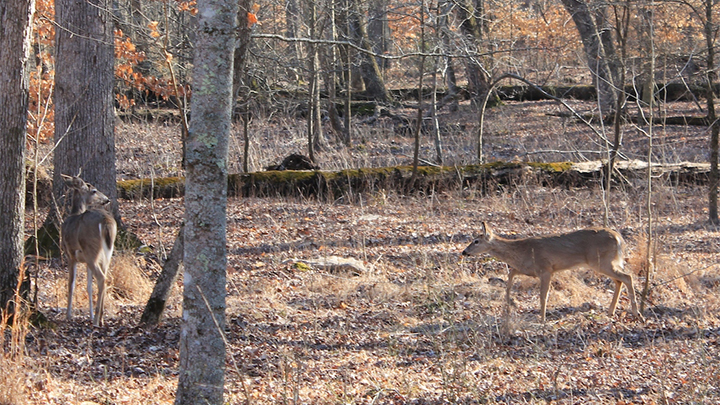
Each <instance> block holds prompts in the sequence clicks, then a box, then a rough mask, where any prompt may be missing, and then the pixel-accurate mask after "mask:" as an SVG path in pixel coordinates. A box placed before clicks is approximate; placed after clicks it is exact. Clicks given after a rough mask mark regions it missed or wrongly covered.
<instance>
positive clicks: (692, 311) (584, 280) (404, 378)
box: [4, 103, 720, 404]
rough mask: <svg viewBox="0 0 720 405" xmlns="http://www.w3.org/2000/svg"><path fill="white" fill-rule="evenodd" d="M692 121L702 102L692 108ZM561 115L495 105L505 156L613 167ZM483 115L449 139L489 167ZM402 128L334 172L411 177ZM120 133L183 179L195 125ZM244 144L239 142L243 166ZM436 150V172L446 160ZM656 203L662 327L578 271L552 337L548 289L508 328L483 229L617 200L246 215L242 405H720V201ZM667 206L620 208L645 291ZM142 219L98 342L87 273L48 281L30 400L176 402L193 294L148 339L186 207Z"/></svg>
mask: <svg viewBox="0 0 720 405" xmlns="http://www.w3.org/2000/svg"><path fill="white" fill-rule="evenodd" d="M683 109H686V110H691V109H692V106H677V108H675V110H674V111H682V110H683ZM558 112H559V110H558V107H557V106H555V105H554V104H550V103H515V104H508V105H506V106H504V107H502V108H500V109H497V110H493V111H492V112H491V119H490V121H489V123H488V131H489V132H488V137H487V139H486V142H487V148H488V149H487V150H486V154H487V156H488V158H489V159H520V160H544V161H556V160H582V159H583V158H586V159H589V158H591V157H592V158H597V157H598V156H601V153H602V152H601V151H602V148H603V143H602V141H601V140H598V138H594V137H593V135H592V134H589V131H587V130H586V129H583V126H582V125H580V124H577V123H576V122H575V121H573V120H571V119H568V118H564V117H562V116H560V115H561V114H557V113H558ZM463 117H464V118H463V119H465V120H466V122H465V124H464V125H466V126H465V127H463V126H462V125H458V126H456V127H454V128H456V129H455V130H454V132H451V133H448V134H447V135H445V138H444V140H445V141H446V142H445V145H446V147H447V157H446V158H447V161H448V162H450V163H458V164H459V163H462V162H470V161H472V159H474V156H475V151H474V149H473V147H474V146H473V145H474V143H473V142H474V135H473V134H474V133H475V132H474V129H472V128H471V127H469V125H471V124H470V121H471V120H472V117H471V116H470V115H469V114H467V115H465V116H463ZM450 119H451V117H447V116H446V117H445V122H448V121H449V120H450ZM290 124H291V122H290V121H283V122H280V121H276V122H271V121H267V122H264V123H262V125H263V127H265V128H267V132H265V133H264V134H265V135H263V131H262V130H261V129H260V128H258V129H257V130H256V132H254V134H255V136H257V138H256V139H264V141H262V142H258V144H257V145H256V146H255V152H254V154H253V155H252V156H251V159H252V162H253V167H255V168H256V169H258V168H260V167H262V166H264V165H266V164H271V163H277V161H279V160H280V159H281V158H282V156H285V155H287V154H288V152H289V151H297V150H302V149H299V148H300V146H301V145H302V137H299V138H300V139H298V137H296V136H294V135H292V134H290V133H287V132H286V133H283V132H282V131H280V132H271V131H270V129H271V127H272V128H274V129H278V128H281V127H282V128H285V129H288V128H292V125H290ZM258 125H260V123H258ZM383 125H385V126H384V127H383V126H382V125H380V126H375V127H372V128H359V129H358V131H359V134H360V135H359V136H361V137H364V141H360V142H358V143H357V144H356V145H355V146H354V147H353V148H351V149H350V150H344V149H342V148H340V147H339V146H333V144H332V143H329V146H326V147H325V148H326V149H324V151H323V152H322V153H320V154H319V155H320V160H321V165H324V167H327V168H334V167H337V166H350V167H353V166H354V165H360V164H374V165H381V164H391V163H393V162H395V164H397V163H401V162H403V161H406V160H407V159H408V156H409V154H408V153H407V151H408V150H409V149H408V148H409V147H410V146H409V138H405V137H402V136H398V135H396V134H394V132H393V128H392V124H391V123H389V122H386V123H385V124H383ZM118 128H119V129H118V135H117V136H118V156H119V160H118V178H119V179H122V178H133V177H143V176H148V175H155V176H165V175H172V174H174V173H177V172H178V169H177V159H176V158H177V150H176V149H174V147H173V146H172V145H174V143H173V142H168V139H172V136H173V135H172V133H173V128H171V127H160V126H157V125H150V124H147V125H145V124H126V123H121V124H119V127H118ZM383 128H384V129H383ZM175 130H176V128H175ZM656 130H657V129H656ZM383 131H385V132H383ZM165 136H167V137H168V138H166V137H165ZM234 136H236V137H237V136H238V135H237V134H235V135H234ZM262 136H264V137H265V138H261V137H262ZM656 136H658V139H657V143H656V145H657V147H658V148H659V149H658V151H657V153H656V156H657V157H658V159H665V160H666V161H680V160H690V161H704V160H703V159H706V158H705V157H704V156H705V155H706V153H707V149H706V147H705V146H704V145H705V144H706V140H707V136H706V132H705V129H704V128H688V127H682V128H681V127H678V128H670V127H667V128H663V129H662V130H658V133H656ZM645 139H647V135H646V131H645V130H644V129H643V128H635V127H628V129H627V133H626V138H625V142H624V147H625V148H624V151H625V153H626V156H627V157H628V158H642V157H643V156H644V155H643V153H645V156H646V155H647V147H646V146H644V145H646V144H645V143H643V141H644V140H645ZM428 142H429V141H428ZM162 145H164V147H165V149H163V148H162ZM263 148H268V149H267V150H265V149H263ZM240 150H241V148H239V147H231V154H230V159H231V162H235V163H232V165H234V166H232V167H233V168H235V169H237V168H238V167H239V163H237V162H239V156H238V152H239V151H240ZM270 150H272V153H271V152H270ZM423 150H424V151H425V152H424V153H425V155H424V156H427V157H428V159H430V158H431V157H432V152H431V151H432V150H434V149H433V148H432V145H429V144H426V145H424V149H423ZM653 187H654V190H653V195H652V198H651V205H652V209H653V217H652V218H653V237H654V244H653V245H652V248H651V252H652V258H653V261H654V264H655V267H654V271H653V273H652V276H651V280H650V283H649V286H650V289H649V295H648V297H647V299H646V300H645V304H644V305H645V312H644V315H645V320H644V321H643V320H640V319H637V318H636V317H634V316H632V315H631V314H630V313H629V302H628V299H627V295H626V293H623V294H622V296H621V300H620V304H619V306H618V311H617V313H616V314H615V316H614V317H609V316H608V315H607V313H606V311H607V307H608V305H609V302H610V299H611V297H612V289H613V286H614V284H613V283H612V282H611V281H610V280H609V279H607V278H605V277H603V276H599V275H596V274H594V273H592V272H590V271H586V270H578V271H572V272H562V273H558V274H556V275H555V277H554V279H553V283H552V291H551V293H550V297H549V304H548V321H547V322H546V323H544V324H543V323H540V315H539V304H538V294H539V293H538V287H537V279H533V278H529V277H523V276H519V277H518V278H517V279H516V281H515V286H514V288H513V290H512V297H513V299H514V304H515V305H514V306H513V307H511V308H510V311H509V315H506V314H505V310H504V293H505V280H506V279H507V267H506V265H505V264H503V263H501V262H498V261H496V260H493V259H492V258H489V257H487V256H481V257H477V258H464V257H463V256H461V255H460V252H461V251H462V249H464V247H465V246H467V244H468V243H469V242H470V241H471V240H472V238H473V235H474V234H475V233H476V232H477V231H478V229H479V227H480V225H481V223H482V222H483V221H487V223H488V224H489V225H490V226H492V227H493V229H495V231H496V232H497V233H499V234H502V235H505V236H507V237H510V238H515V237H522V236H532V235H542V234H548V233H554V232H564V231H569V230H573V229H578V228H582V227H587V226H596V225H601V224H602V218H603V216H604V209H605V206H606V205H605V204H604V203H603V193H602V191H601V190H600V189H598V188H594V187H589V188H580V189H549V188H544V187H542V186H540V185H537V184H530V183H528V184H517V185H516V187H513V188H507V189H503V190H497V192H495V193H491V194H485V195H483V194H481V193H480V192H479V191H478V190H473V189H465V190H457V191H452V192H448V193H443V194H431V195H414V196H402V195H397V194H395V193H393V192H392V191H387V192H378V193H375V194H373V195H362V196H353V197H354V198H353V201H355V202H354V203H352V204H350V203H345V202H332V201H331V202H321V201H315V200H302V199H297V198H286V199H255V198H248V199H240V198H237V199H231V200H230V201H229V202H228V234H227V237H228V273H227V274H228V285H227V292H228V296H227V325H228V326H227V330H226V333H227V339H228V343H229V346H228V348H227V349H228V350H227V353H228V357H227V367H228V371H227V374H226V375H227V377H226V378H227V381H226V398H227V403H230V404H271V403H272V404H446V403H460V404H492V403H507V404H516V403H560V404H604V403H643V404H655V403H663V404H664V403H708V404H710V403H718V402H720V269H719V268H720V265H718V263H719V262H720V253H719V252H720V250H719V249H718V248H719V245H720V239H719V238H718V237H719V236H720V235H719V234H718V232H719V231H720V229H719V228H718V227H715V226H711V225H708V224H707V221H706V219H707V191H706V190H705V189H704V188H702V187H697V186H694V187H693V186H677V187H673V186H672V185H670V184H667V183H666V182H664V181H663V180H662V179H656V182H655V184H654V186H653ZM646 199H647V193H646V189H645V186H644V185H643V184H626V185H624V186H622V187H620V188H619V189H616V190H615V191H614V192H613V194H612V195H611V201H610V202H609V203H608V204H607V206H608V207H609V218H610V223H611V226H612V227H613V228H615V229H617V230H618V231H619V232H620V233H621V234H622V235H623V237H624V238H625V240H626V242H627V244H628V247H629V254H628V260H627V266H626V269H627V271H628V272H630V273H632V274H633V275H634V278H635V283H636V290H637V291H638V292H640V291H641V290H642V288H643V286H644V284H645V281H646V278H647V272H646V271H645V270H644V261H645V260H644V258H645V252H647V245H648V244H647V236H646V235H647V232H646V229H647V215H646V207H647V200H646ZM120 209H121V212H122V214H123V220H124V221H125V224H126V225H127V227H128V228H129V229H130V230H131V231H133V232H135V233H136V234H137V235H138V236H139V237H140V238H141V239H142V240H143V241H144V242H145V243H146V244H147V246H146V248H144V249H141V250H140V251H138V252H118V253H117V254H116V256H115V258H114V261H113V270H112V272H113V274H114V280H113V292H112V293H111V295H110V298H109V300H108V310H109V314H108V315H107V317H106V326H105V327H102V328H92V327H91V323H90V321H89V319H88V316H87V315H88V314H87V294H86V293H84V291H83V290H84V288H78V289H77V290H79V291H78V292H77V293H76V294H79V295H80V297H79V299H78V300H77V305H76V306H75V319H74V320H73V321H71V322H68V321H67V320H66V319H65V315H64V311H65V305H66V297H65V294H66V292H65V284H66V277H67V272H66V270H65V269H64V268H63V267H62V266H61V263H60V262H59V261H58V260H52V261H50V262H47V263H43V264H41V266H40V268H39V272H38V279H39V282H38V284H39V285H38V287H39V302H40V310H41V311H42V312H43V313H45V314H46V315H47V316H48V317H49V318H50V320H51V321H52V322H53V325H54V326H53V327H51V328H39V329H38V328H32V329H30V330H29V331H28V332H27V336H26V339H25V342H26V343H25V352H26V355H25V356H23V358H22V362H21V363H20V364H18V363H17V361H16V362H14V363H10V364H8V367H9V366H10V365H14V366H13V367H16V368H6V370H8V371H7V372H6V376H18V380H17V381H18V383H17V384H18V386H20V387H23V389H22V390H21V392H20V393H19V394H17V395H19V396H20V398H22V399H23V402H24V403H32V404H137V403H143V404H168V403H172V401H173V399H174V391H175V387H176V379H177V372H178V338H179V329H180V315H181V314H180V311H181V291H180V290H181V288H182V284H181V281H179V282H178V284H177V286H176V287H177V288H176V289H175V291H174V293H173V297H172V299H171V301H170V303H169V306H168V309H167V313H166V317H165V319H164V320H163V322H162V324H161V325H160V326H158V327H156V328H150V329H142V328H139V327H138V326H137V323H138V320H139V317H140V314H141V313H142V309H143V307H144V304H145V301H146V299H147V296H148V295H149V293H150V290H151V288H152V282H154V280H155V277H157V274H158V273H159V271H160V269H161V263H162V260H163V257H164V255H166V254H167V253H168V252H169V249H171V247H172V243H173V240H174V237H175V233H176V232H177V229H178V227H179V224H180V222H181V220H182V217H183V201H182V199H176V200H155V201H147V200H143V201H121V207H120ZM334 256H338V257H343V258H354V259H357V260H358V261H360V262H362V264H363V267H362V268H361V269H357V270H352V271H350V270H347V269H327V268H322V267H320V266H317V265H313V264H307V263H312V262H313V261H318V260H320V259H323V258H328V257H334ZM81 274H82V273H81ZM78 283H79V284H78V285H79V286H82V285H83V283H84V281H83V280H79V281H78ZM83 294H85V296H84V297H83ZM4 361H7V360H4ZM10 370H12V371H10ZM5 381H8V377H5Z"/></svg>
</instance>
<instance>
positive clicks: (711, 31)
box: [705, 0, 720, 225]
mask: <svg viewBox="0 0 720 405" xmlns="http://www.w3.org/2000/svg"><path fill="white" fill-rule="evenodd" d="M713 4H714V1H713V0H705V41H706V43H707V47H708V55H707V66H708V70H707V86H708V88H707V106H708V122H710V187H709V190H708V191H709V198H708V220H709V221H710V223H711V224H715V225H717V224H719V223H720V219H719V218H718V182H719V181H720V173H719V172H718V138H720V137H719V136H718V134H720V123H718V117H717V113H716V112H715V92H714V91H713V89H714V86H715V80H716V79H717V74H716V73H715V69H714V66H715V48H714V46H715V36H716V35H717V28H716V27H715V26H714V24H713V20H712V17H713V10H712V7H713Z"/></svg>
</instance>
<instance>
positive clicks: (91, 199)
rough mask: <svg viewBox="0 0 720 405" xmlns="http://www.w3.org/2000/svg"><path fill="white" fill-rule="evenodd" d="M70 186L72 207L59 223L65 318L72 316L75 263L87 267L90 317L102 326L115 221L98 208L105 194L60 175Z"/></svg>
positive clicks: (74, 179) (77, 179) (97, 324)
mask: <svg viewBox="0 0 720 405" xmlns="http://www.w3.org/2000/svg"><path fill="white" fill-rule="evenodd" d="M62 177H63V180H64V181H65V184H66V185H67V186H68V187H69V189H70V197H71V199H72V208H71V211H70V215H69V216H68V217H67V218H66V219H65V222H63V224H62V229H61V236H62V247H63V250H64V251H65V254H66V255H67V258H68V268H69V272H70V279H69V280H68V304H67V318H68V320H70V319H72V300H73V292H74V291H75V278H76V275H77V265H78V263H85V265H86V266H87V291H88V301H89V302H90V320H92V322H93V325H94V326H102V323H103V320H102V317H103V311H104V307H105V278H106V276H107V271H108V268H109V267H110V259H111V258H112V254H113V247H114V244H115V235H116V233H117V224H116V223H115V219H113V217H112V215H110V214H109V213H108V212H107V211H105V210H104V209H102V208H94V207H101V206H104V205H106V204H108V203H109V202H110V200H109V199H108V198H107V196H105V194H103V193H101V192H99V191H98V190H97V189H96V188H95V187H93V186H92V185H90V184H88V183H85V182H84V181H83V180H82V179H80V177H77V176H74V177H71V176H66V175H64V174H63V175H62ZM93 277H94V278H95V281H96V283H97V286H98V296H97V306H96V307H95V314H94V317H93V294H92V281H93Z"/></svg>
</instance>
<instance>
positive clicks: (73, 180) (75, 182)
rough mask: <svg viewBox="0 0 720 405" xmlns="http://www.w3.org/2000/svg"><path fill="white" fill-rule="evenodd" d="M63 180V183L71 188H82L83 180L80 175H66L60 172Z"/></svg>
mask: <svg viewBox="0 0 720 405" xmlns="http://www.w3.org/2000/svg"><path fill="white" fill-rule="evenodd" d="M60 176H62V178H63V180H65V184H67V185H68V187H73V188H82V187H83V186H84V185H85V182H84V181H82V179H81V178H80V177H77V176H68V175H66V174H61V175H60Z"/></svg>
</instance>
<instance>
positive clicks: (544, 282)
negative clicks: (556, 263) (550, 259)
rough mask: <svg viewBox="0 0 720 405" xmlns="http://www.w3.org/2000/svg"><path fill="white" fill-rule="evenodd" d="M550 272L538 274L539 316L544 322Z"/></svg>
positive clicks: (550, 277)
mask: <svg viewBox="0 0 720 405" xmlns="http://www.w3.org/2000/svg"><path fill="white" fill-rule="evenodd" d="M551 279H552V272H550V271H546V272H543V273H542V274H541V275H540V318H541V320H542V322H543V323H545V309H546V307H547V299H548V293H549V292H550V280H551Z"/></svg>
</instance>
